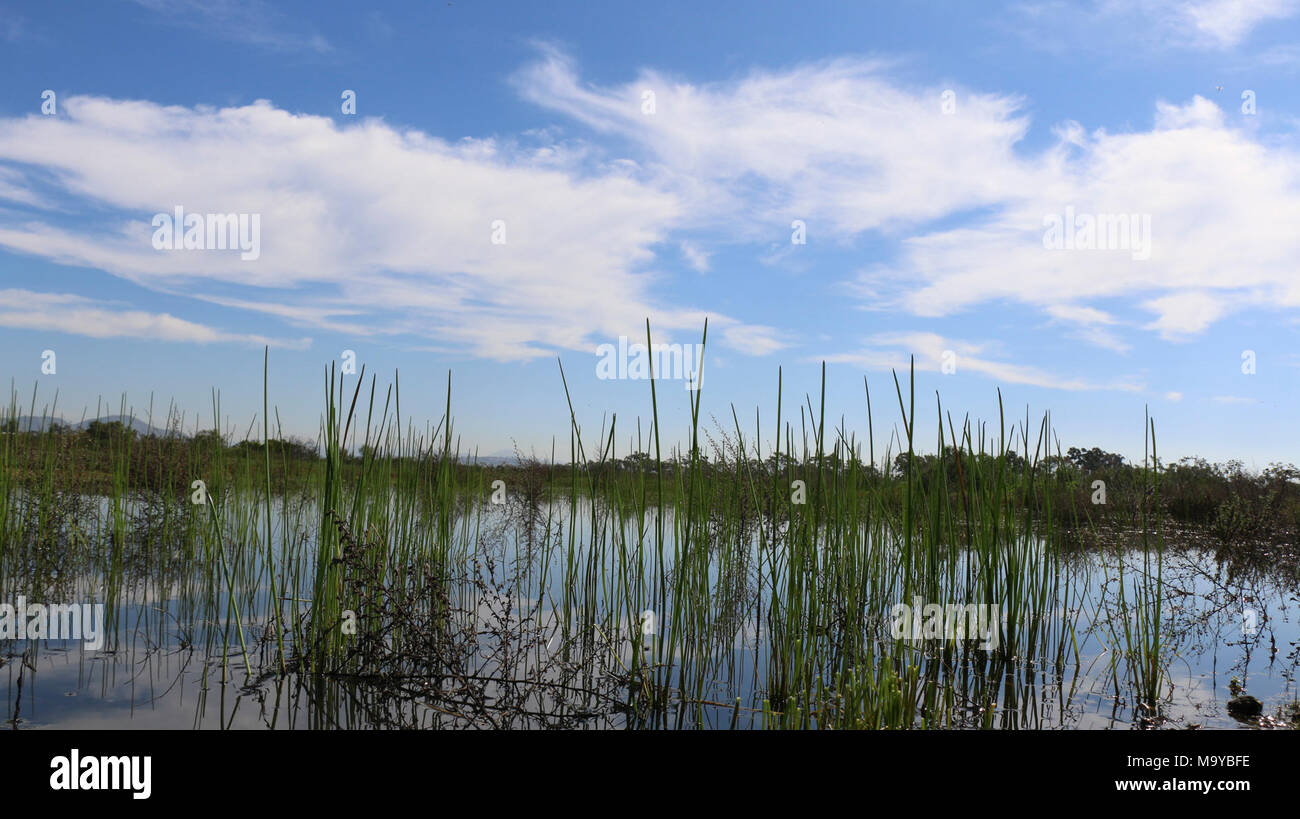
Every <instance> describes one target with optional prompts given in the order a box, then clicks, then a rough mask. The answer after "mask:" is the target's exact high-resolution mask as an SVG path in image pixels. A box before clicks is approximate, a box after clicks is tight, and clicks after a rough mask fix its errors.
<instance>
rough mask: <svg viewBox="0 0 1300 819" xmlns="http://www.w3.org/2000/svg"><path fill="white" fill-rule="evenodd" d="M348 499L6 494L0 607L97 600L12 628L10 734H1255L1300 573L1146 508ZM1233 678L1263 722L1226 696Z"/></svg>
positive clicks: (1293, 631) (1273, 683)
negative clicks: (965, 611) (973, 521)
mask: <svg viewBox="0 0 1300 819" xmlns="http://www.w3.org/2000/svg"><path fill="white" fill-rule="evenodd" d="M46 501H47V502H48V498H47V499H46ZM350 501H352V502H350V503H344V504H336V505H337V508H346V507H347V506H350V507H351V509H352V511H351V512H350V513H349V514H347V515H346V516H342V515H332V514H328V513H327V514H323V512H322V508H321V505H320V504H319V503H318V502H317V501H315V500H312V499H310V498H308V497H306V496H302V497H298V498H285V497H277V498H274V499H272V501H271V502H270V503H268V502H267V501H266V499H265V498H264V497H263V498H260V499H259V498H257V497H248V498H232V499H229V500H227V501H224V502H221V501H219V500H218V499H215V498H214V499H213V501H212V502H211V503H210V504H209V505H208V506H207V507H201V506H194V505H192V504H189V503H185V502H162V501H160V500H158V498H157V497H146V496H144V495H140V496H132V495H129V494H128V495H125V496H124V497H123V499H121V500H117V501H114V500H111V499H109V498H105V497H85V496H81V497H63V498H62V499H61V500H60V513H59V515H58V516H57V520H58V523H57V526H55V527H54V528H53V529H51V527H50V525H49V524H48V519H49V512H50V510H48V509H45V510H42V508H41V506H42V500H41V498H40V497H37V496H27V497H22V496H16V497H14V498H13V499H12V500H11V502H10V506H9V508H10V509H11V511H12V513H14V514H16V515H17V517H16V518H14V517H12V516H11V518H10V524H9V528H8V531H9V532H10V535H9V538H10V540H11V542H10V543H8V544H6V548H5V549H4V551H3V557H2V558H0V604H7V605H9V606H15V605H17V602H18V600H19V598H20V597H21V598H22V599H23V600H24V601H26V603H27V604H28V605H30V604H31V603H36V602H38V603H44V604H66V603H90V604H102V605H103V610H102V611H103V615H104V617H105V618H106V622H105V623H104V624H103V629H102V631H103V633H102V634H101V635H99V637H100V638H102V639H101V640H100V642H102V645H99V646H98V647H95V646H94V645H92V644H90V643H89V642H88V641H87V640H85V639H82V640H68V639H26V640H18V639H14V636H15V632H14V631H13V630H12V628H11V629H10V630H9V631H8V632H6V633H5V636H7V638H8V639H0V661H2V662H3V664H2V665H0V681H2V683H0V684H3V686H4V688H5V692H6V698H5V703H6V706H5V720H6V726H7V727H9V728H14V729H18V730H32V729H41V728H76V729H135V728H176V729H229V728H239V729H302V728H310V729H329V728H397V727H428V728H439V727H443V728H467V727H475V728H536V727H567V728H624V727H626V728H723V729H726V728H740V729H748V728H762V727H805V728H817V727H828V726H837V727H861V728H876V727H918V728H919V727H941V728H986V729H1131V728H1155V729H1186V728H1206V729H1214V728H1226V729H1258V728H1261V727H1262V728H1270V727H1285V726H1289V725H1291V723H1292V720H1293V719H1294V718H1295V707H1294V703H1295V702H1296V699H1297V693H1296V692H1297V689H1296V683H1295V672H1296V667H1297V663H1298V661H1300V657H1298V650H1297V640H1300V626H1298V625H1297V595H1298V591H1297V588H1298V583H1297V579H1298V575H1297V571H1296V561H1295V558H1294V555H1292V554H1290V553H1288V552H1287V551H1286V547H1285V546H1283V547H1277V546H1272V547H1270V546H1263V545H1261V546H1257V547H1249V548H1247V547H1240V546H1233V547H1227V546H1223V545H1221V544H1218V543H1216V542H1215V541H1213V540H1212V539H1210V538H1208V537H1206V536H1204V535H1203V534H1202V533H1200V532H1198V531H1197V530H1194V529H1175V528H1169V527H1166V528H1164V529H1163V530H1162V531H1160V532H1159V534H1158V536H1157V535H1153V534H1148V536H1146V537H1144V536H1143V533H1142V532H1141V531H1127V532H1112V533H1110V534H1108V535H1106V536H1103V537H1101V538H1099V539H1098V541H1099V542H1097V543H1093V544H1092V545H1079V544H1077V543H1074V544H1071V543H1068V542H1066V541H1065V540H1060V541H1059V542H1058V539H1053V538H1044V537H1041V536H1039V535H1038V534H1035V533H1033V532H1031V531H1028V528H1027V527H1019V528H1017V527H1015V526H1008V527H1006V528H1005V529H1004V530H1003V531H996V530H995V529H989V528H988V527H985V528H984V529H983V530H981V531H977V532H976V534H975V535H974V536H972V537H970V538H969V539H968V542H966V543H963V544H959V545H951V546H949V545H944V544H943V543H942V542H941V541H939V540H938V539H937V538H935V537H927V536H918V535H916V534H915V533H913V534H912V538H913V540H912V546H911V547H910V548H909V547H908V543H909V540H908V538H907V537H905V536H902V535H900V534H899V533H898V531H897V529H896V528H895V527H894V525H893V524H891V523H889V522H886V521H885V520H884V519H872V520H866V519H864V518H863V517H862V516H852V517H847V516H844V515H843V514H838V515H837V514H832V515H829V516H828V518H827V519H824V520H821V521H816V520H814V521H811V522H805V521H801V520H796V519H794V518H790V517H787V518H786V519H784V520H778V519H776V518H775V517H772V518H765V517H764V516H762V515H757V516H754V517H753V518H752V519H750V520H745V519H744V518H743V516H740V517H737V516H732V517H725V516H724V517H722V518H721V519H719V518H717V517H712V518H710V517H705V516H700V515H693V516H689V517H688V516H687V515H683V514H674V513H672V512H664V513H662V514H660V513H657V512H655V511H654V509H650V510H649V511H647V510H646V509H645V508H644V507H642V508H641V509H639V510H634V511H632V512H628V511H627V510H626V509H621V508H619V507H618V506H616V505H614V504H608V503H606V502H604V501H603V500H596V501H592V500H590V499H578V500H572V501H569V500H565V501H554V500H552V501H549V502H544V503H537V502H526V501H520V500H517V499H511V501H510V502H508V503H504V504H492V503H483V502H481V501H470V500H464V501H457V503H456V504H455V505H454V506H455V508H454V509H447V508H444V507H440V506H439V505H438V504H436V503H431V502H430V501H429V499H428V498H423V499H420V498H405V497H402V496H400V495H398V494H396V493H392V494H389V495H388V497H387V498H386V499H385V498H383V497H376V496H370V497H365V498H356V499H350ZM444 506H445V505H444ZM268 511H269V514H268ZM43 516H44V517H43ZM268 519H269V526H268ZM268 531H269V534H270V540H269V542H268V541H267V540H266V533H267V532H268ZM322 532H324V533H325V535H324V536H322ZM1157 541H1158V543H1157ZM322 589H324V590H327V591H328V594H326V593H324V592H322V591H321V590H322ZM232 592H233V594H232ZM318 598H319V599H318ZM913 600H915V601H917V602H918V603H919V602H922V601H924V602H926V603H927V604H928V603H930V602H934V603H936V604H938V605H940V606H945V605H952V604H956V605H961V606H965V605H971V604H978V605H985V606H989V605H991V606H993V607H994V608H993V611H994V616H993V617H992V618H990V622H991V624H992V626H991V627H992V628H993V629H994V632H995V636H996V638H997V639H996V640H995V644H994V645H992V646H990V645H988V644H987V643H983V644H982V643H981V642H980V641H978V640H975V639H966V638H965V637H964V635H962V634H960V633H959V634H957V635H953V634H952V633H944V632H943V630H942V629H940V630H939V631H936V632H926V634H925V635H924V636H922V637H918V636H916V635H913V634H907V633H904V634H902V635H901V636H900V634H899V632H898V620H899V618H898V617H897V611H898V609H897V608H896V606H897V605H898V604H900V603H907V602H909V601H913ZM918 616H919V615H918ZM21 617H22V613H21V612H15V613H14V614H12V615H10V623H11V625H12V622H14V620H15V619H17V618H21ZM1238 695H1243V696H1248V697H1251V698H1254V700H1257V701H1258V703H1259V705H1260V713H1254V712H1253V708H1246V709H1244V711H1243V709H1242V708H1239V707H1235V706H1234V707H1233V708H1231V709H1230V708H1229V702H1230V701H1232V700H1233V698H1234V697H1237V696H1238ZM1236 702H1237V703H1240V702H1248V700H1245V699H1239V700H1236Z"/></svg>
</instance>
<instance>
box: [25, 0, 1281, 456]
mask: <svg viewBox="0 0 1300 819" xmlns="http://www.w3.org/2000/svg"><path fill="white" fill-rule="evenodd" d="M1297 35H1300V3H1298V2H1293V1H1292V0H1242V1H1241V2H1233V3H1229V2H1223V0H1184V1H1182V2H1175V0H1136V1H1135V2H1125V3H1118V2H1115V3H1112V2H1080V3H1058V2H1044V3H1035V2H1021V3H1010V4H1006V5H1001V6H999V5H997V4H993V3H978V4H975V3H963V2H951V3H923V2H917V3H907V4H895V3H878V4H877V3H870V4H869V3H847V2H845V3H817V2H806V3H801V4H788V3H781V4H777V3H763V2H745V3H739V2H737V3H723V2H713V3H708V4H701V3H699V2H689V3H679V2H657V3H653V4H644V3H635V4H634V3H613V2H611V3H599V4H592V3H562V2H560V3H546V4H537V3H526V2H520V3H507V2H496V3H486V2H469V1H468V0H454V2H452V3H445V2H433V3H377V4H373V6H371V7H368V10H357V9H356V8H355V7H354V6H351V5H349V6H346V7H345V6H342V5H341V4H321V3H277V4H271V3H259V2H249V1H248V0H227V2H197V0H194V1H193V2H191V1H190V0H170V2H163V1H162V0H137V2H104V3H69V4H58V3H44V2H40V3H37V2H32V3H26V2H11V3H8V4H6V6H5V7H4V8H3V9H0V72H2V73H3V76H4V78H5V81H4V82H3V84H0V351H2V352H3V355H0V377H4V378H6V379H8V380H12V383H13V384H14V387H15V389H16V390H17V391H18V393H19V395H20V397H21V398H20V400H21V401H22V402H23V403H24V404H26V403H28V402H30V401H31V395H32V391H33V389H34V388H35V389H36V391H37V392H36V395H37V397H36V403H37V411H38V412H39V411H40V410H41V408H42V407H43V406H46V405H48V404H49V402H51V401H53V399H54V396H55V393H56V391H57V395H58V406H59V411H60V414H62V415H64V416H67V417H73V418H80V417H81V416H82V414H83V412H84V413H85V414H86V415H93V414H94V412H95V408H96V406H97V404H98V403H99V402H100V401H101V400H102V401H104V402H106V403H107V404H108V405H110V406H112V407H113V408H114V410H116V407H117V406H118V405H119V403H120V402H121V401H122V400H123V398H122V397H123V395H125V400H126V403H127V404H128V406H130V407H133V408H135V410H136V412H137V414H140V413H143V412H144V411H145V410H144V408H145V407H147V406H148V404H149V403H150V400H151V398H152V401H153V404H154V408H155V410H154V411H155V415H156V416H160V415H161V414H162V413H164V412H165V409H166V407H167V406H168V404H169V403H170V402H175V404H176V405H177V406H179V407H181V408H182V409H184V410H185V412H186V416H187V419H188V420H189V422H190V423H193V422H194V419H195V418H196V417H197V418H198V419H199V421H200V422H201V423H203V424H204V425H210V424H211V397H210V393H211V390H212V389H213V388H216V389H218V390H219V391H220V393H221V396H222V411H223V416H224V417H223V418H222V425H223V427H225V428H228V429H233V430H236V434H237V435H240V436H242V434H243V433H244V431H245V430H246V429H247V428H249V426H250V424H253V425H254V426H253V428H254V429H256V428H257V427H256V425H255V424H256V421H257V419H258V416H259V415H260V411H261V404H262V396H261V385H262V380H261V375H262V372H261V369H262V349H263V345H264V344H269V345H270V346H271V401H272V403H273V404H275V405H276V406H277V407H278V409H279V414H280V419H281V422H282V423H283V425H284V426H285V427H286V430H287V431H288V432H290V433H294V434H299V435H308V436H314V434H315V430H316V428H317V423H318V418H319V413H320V409H321V405H322V397H321V393H322V391H323V378H322V371H323V368H324V367H325V366H327V365H328V363H329V362H330V361H331V360H340V358H341V356H342V355H343V351H344V350H351V351H353V352H354V353H355V355H356V360H357V362H358V363H359V364H365V365H366V367H367V372H368V373H370V372H376V373H378V374H379V376H380V384H381V389H380V394H381V395H382V387H383V385H384V384H385V383H387V382H388V381H391V376H392V373H393V372H394V371H400V373H401V382H402V383H401V388H402V411H403V415H404V416H406V417H407V418H410V419H411V420H412V421H413V422H415V423H416V424H417V426H423V424H424V423H425V422H426V421H429V420H433V421H436V418H437V417H438V415H440V413H441V408H442V406H443V402H444V391H445V386H446V379H447V373H448V371H449V370H450V371H451V372H452V382H453V388H452V404H453V413H454V415H455V417H456V423H457V431H458V433H459V434H460V436H461V440H462V446H463V447H465V448H475V447H476V448H478V450H479V451H480V452H481V453H483V454H507V453H509V452H510V451H511V450H512V449H513V448H514V447H515V446H516V445H517V446H519V447H520V448H521V449H523V450H525V451H527V450H534V451H537V452H538V453H539V454H544V453H547V452H549V450H550V447H551V442H552V440H553V439H554V440H555V441H556V442H557V447H558V448H559V450H560V452H561V454H565V453H566V452H567V446H568V423H569V415H568V408H567V405H566V403H565V397H564V391H563V387H562V384H561V381H560V377H559V368H558V367H557V364H556V359H557V357H558V359H559V360H560V361H561V362H563V365H564V368H565V374H566V377H567V379H568V384H569V389H570V392H571V394H572V396H573V400H574V405H575V410H576V412H577V415H578V420H579V423H580V424H581V425H582V428H583V432H584V435H585V436H586V437H587V438H588V439H593V440H594V439H595V438H596V437H597V435H598V433H599V430H600V429H601V426H602V423H605V424H608V421H609V418H610V417H611V416H612V415H613V414H615V413H616V414H617V417H618V426H617V436H616V438H617V442H618V447H619V450H620V454H622V453H625V452H626V451H627V450H628V447H629V442H630V441H632V440H633V439H634V438H635V436H636V432H637V421H638V419H640V421H641V429H642V431H643V434H644V431H645V430H647V429H648V416H649V407H650V396H649V387H648V384H647V382H645V381H644V380H637V379H632V378H622V379H618V378H615V379H607V378H601V377H600V376H599V369H598V363H599V362H600V360H601V355H599V354H598V352H597V351H598V349H599V348H600V347H601V345H614V346H615V348H616V347H617V344H618V339H619V337H620V336H628V337H630V338H631V339H632V340H633V341H635V340H636V339H638V338H643V337H644V332H645V331H644V323H645V320H646V319H647V318H649V320H650V322H651V325H652V329H653V331H654V336H655V338H654V340H655V342H656V343H661V342H662V343H665V344H680V345H688V344H696V343H698V341H699V337H700V332H701V330H702V327H703V321H704V318H705V317H708V320H709V338H708V347H707V354H706V355H705V358H704V380H703V415H704V418H705V425H706V426H712V423H713V422H712V420H710V419H711V418H713V417H716V418H717V419H718V421H719V422H720V423H721V424H722V425H723V426H724V427H728V428H729V427H730V426H731V423H732V422H731V406H732V405H733V404H734V406H735V408H736V412H737V414H738V415H739V416H740V418H741V421H742V424H744V425H745V428H746V431H747V432H748V431H750V430H752V429H753V427H754V423H755V412H756V411H757V412H758V413H759V421H760V422H761V425H762V427H761V429H762V434H763V437H764V449H765V451H766V450H767V449H768V448H769V447H770V446H771V439H772V433H773V428H774V424H775V410H776V393H777V369H778V367H780V368H782V373H783V379H784V410H785V412H786V413H787V418H788V417H789V415H788V413H789V412H790V411H791V409H790V408H791V407H796V408H797V407H798V406H799V405H800V404H802V403H804V401H805V395H812V396H813V403H814V405H816V404H817V395H818V392H819V389H820V383H819V379H820V373H821V362H823V361H825V362H827V365H826V366H827V388H826V399H827V416H828V418H832V419H834V420H835V424H836V426H838V424H839V419H840V418H841V417H843V419H844V424H845V426H846V427H847V428H848V429H850V430H852V431H855V432H856V433H857V434H858V435H859V436H865V432H866V408H865V402H864V400H863V388H862V379H863V376H864V375H865V376H866V377H867V379H868V383H869V384H870V385H871V387H872V392H873V410H874V415H875V434H876V437H877V445H878V447H880V448H883V444H882V443H881V442H882V441H885V440H887V439H888V436H889V435H890V433H891V431H892V430H893V428H894V425H895V422H896V420H897V419H898V412H897V407H896V401H895V400H894V398H893V382H892V379H891V378H890V375H889V370H890V368H891V367H897V366H906V362H907V361H908V358H909V356H913V355H914V356H915V357H916V366H917V395H918V404H919V405H920V411H919V413H918V434H919V436H920V438H921V441H922V446H923V447H924V448H932V447H933V444H931V443H930V442H931V441H932V440H933V437H934V432H933V429H934V423H935V412H934V409H933V407H934V395H935V392H936V391H938V392H939V394H940V396H941V398H942V400H943V405H944V408H945V412H948V411H951V412H952V413H953V415H954V417H955V419H956V420H957V421H958V422H960V419H961V418H962V417H963V416H965V415H966V414H969V415H970V416H971V417H972V418H980V419H984V420H987V421H992V422H993V423H994V424H996V421H997V390H998V388H1001V390H1002V395H1003V399H1004V403H1005V406H1006V408H1007V412H1008V415H1009V416H1010V417H1019V418H1022V419H1023V417H1024V415H1025V410H1026V407H1028V409H1029V412H1030V414H1031V416H1032V419H1033V420H1032V422H1031V423H1032V424H1033V425H1034V426H1036V424H1037V419H1038V418H1039V417H1041V413H1043V412H1044V411H1050V412H1051V413H1052V418H1053V423H1054V425H1055V427H1056V432H1057V435H1058V436H1059V438H1060V442H1061V446H1062V447H1068V446H1073V445H1080V446H1093V445H1097V446H1102V447H1104V448H1106V449H1109V450H1113V451H1118V452H1122V453H1124V454H1125V455H1127V456H1129V457H1130V458H1137V459H1140V458H1141V456H1142V444H1143V412H1144V408H1145V407H1150V411H1151V413H1152V415H1153V416H1154V418H1155V419H1156V427H1157V435H1158V438H1159V443H1160V449H1161V452H1162V453H1163V454H1164V455H1165V456H1167V457H1169V458H1177V457H1181V456H1184V455H1201V456H1204V457H1208V458H1210V459H1212V460H1225V459H1228V458H1240V459H1242V460H1244V461H1245V462H1246V463H1247V465H1252V466H1254V467H1256V468H1260V467H1263V466H1265V465H1267V464H1268V463H1269V462H1271V461H1275V460H1282V461H1293V462H1300V443H1297V441H1298V438H1297V436H1296V434H1295V431H1294V420H1295V417H1296V399H1297V393H1298V392H1300V390H1298V389H1297V380H1298V379H1300V322H1298V319H1300V265H1298V264H1297V262H1298V261H1300V230H1297V229H1296V225H1295V221H1296V219H1297V217H1300V152H1298V151H1297V147H1298V145H1297V129H1298V128H1300V118H1298V116H1300V37H1298V36H1297ZM47 90H49V91H52V92H54V95H53V102H54V106H53V111H52V113H43V110H42V106H43V105H45V104H46V103H47V102H48V99H47V97H48V95H44V92H45V91H47ZM348 90H351V91H353V92H354V93H355V113H354V114H350V113H345V112H344V111H343V106H344V100H343V94H344V92H345V91H348ZM46 110H47V111H48V110H50V109H49V106H48V105H46ZM178 206H180V207H182V208H183V211H184V213H189V214H197V215H198V216H199V217H200V218H205V217H206V215H207V214H228V213H233V214H237V215H239V214H242V215H244V216H245V218H246V219H247V218H251V217H253V216H255V217H256V220H257V221H256V223H255V224H256V225H257V226H258V233H257V234H256V238H257V240H258V241H257V251H256V253H255V254H248V253H245V254H242V256H250V255H255V256H256V258H242V257H241V253H240V252H239V251H238V250H230V249H213V248H208V249H200V248H191V249H184V248H177V249H172V248H171V247H169V246H166V245H164V246H162V247H159V246H158V241H157V239H158V236H157V224H158V223H156V222H155V217H156V216H158V215H170V214H172V213H173V212H174V209H175V208H176V207H178ZM1053 218H1056V219H1059V220H1061V222H1060V224H1062V225H1064V227H1062V228H1061V231H1062V232H1063V233H1065V234H1069V236H1068V239H1067V241H1064V242H1060V243H1057V246H1053V241H1052V239H1051V238H1050V237H1049V235H1048V234H1049V233H1050V230H1051V225H1052V219H1053ZM1090 223H1091V224H1092V225H1094V226H1095V225H1103V226H1109V228H1113V230H1110V231H1109V232H1108V230H1107V229H1105V228H1103V229H1100V230H1096V231H1093V232H1089V230H1088V225H1089V224H1090ZM249 224H250V225H252V224H254V223H253V222H249ZM797 224H798V225H802V233H803V236H802V238H803V241H802V242H800V241H798V236H797V234H798V233H799V232H800V229H799V228H798V227H796V225H797ZM207 227H208V228H210V227H211V225H210V224H209V225H207ZM199 233H200V234H203V231H199ZM252 237H253V234H251V233H249V234H248V235H247V236H246V238H249V239H251V238H252ZM1090 237H1091V238H1090ZM46 350H52V351H54V352H55V354H56V367H55V372H53V373H43V372H42V363H43V360H44V359H43V353H44V352H45V351H46ZM1247 351H1249V352H1250V353H1252V354H1253V356H1248V357H1249V358H1251V359H1252V360H1253V363H1254V368H1253V369H1254V371H1253V372H1244V371H1243V369H1250V368H1249V367H1244V363H1243V356H1246V355H1247ZM630 355H632V356H635V355H636V351H635V350H633V351H631V352H630ZM686 355H687V358H689V350H687V351H686ZM367 377H369V376H367ZM349 378H353V376H349ZM352 383H355V382H352ZM349 386H350V385H349ZM690 395H691V393H690V391H689V390H687V389H685V381H684V380H680V381H673V380H668V381H665V382H664V383H663V384H662V385H661V388H660V390H659V400H660V412H661V417H662V419H663V423H664V431H665V435H666V436H667V437H668V438H669V439H672V440H681V439H682V437H683V434H684V431H685V430H686V428H687V425H688V423H689V414H688V403H687V401H688V398H689V396H690ZM795 420H796V423H797V418H796V419H795ZM588 445H589V446H590V445H591V442H590V441H589V444H588Z"/></svg>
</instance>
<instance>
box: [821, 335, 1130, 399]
mask: <svg viewBox="0 0 1300 819" xmlns="http://www.w3.org/2000/svg"><path fill="white" fill-rule="evenodd" d="M866 341H867V345H868V346H867V347H866V348H864V349H863V350H860V351H858V352H853V353H842V354H837V355H832V356H827V357H826V359H825V360H826V361H827V362H831V363H842V364H853V365H856V366H859V367H863V368H866V369H891V368H892V369H899V370H901V369H905V368H907V366H908V364H909V361H910V356H915V357H916V358H915V363H916V369H918V370H930V371H942V367H943V365H944V363H945V360H947V361H950V362H952V364H953V366H954V368H955V372H954V373H953V374H954V375H958V374H961V373H963V372H973V373H978V374H980V375H984V376H987V377H989V378H991V379H993V380H995V381H997V382H999V383H1002V384H1025V385H1029V386H1034V387H1045V388H1048V389H1057V390H1070V391H1080V390H1123V391H1126V392H1136V391H1138V390H1140V389H1141V385H1139V384H1136V383H1134V382H1131V381H1113V382H1109V383H1093V382H1089V381H1086V380H1084V379H1080V378H1072V377H1069V376H1068V375H1065V374H1063V373H1058V372H1052V371H1050V370H1044V369H1041V368H1038V367H1030V366H1025V365H1020V364H1013V363H1010V362H1007V361H999V360H996V359H992V358H989V357H987V355H985V354H984V351H985V349H986V348H987V347H988V345H987V344H977V343H972V342H968V341H962V340H960V339H951V338H945V337H944V336H941V335H938V334H937V333H922V332H916V333H880V334H877V335H874V336H872V337H870V338H868V339H867V340H866ZM950 354H951V358H949V357H948V356H949V355H950Z"/></svg>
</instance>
